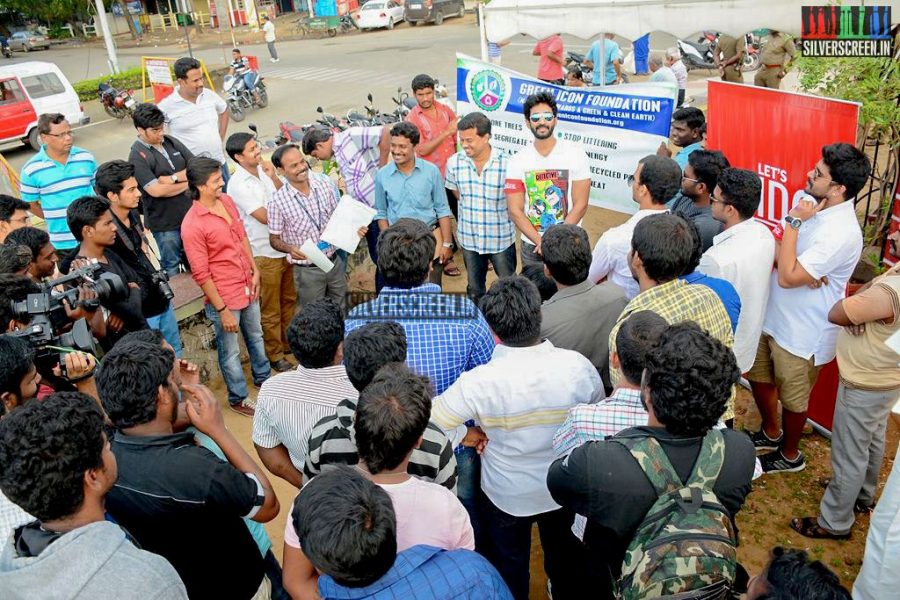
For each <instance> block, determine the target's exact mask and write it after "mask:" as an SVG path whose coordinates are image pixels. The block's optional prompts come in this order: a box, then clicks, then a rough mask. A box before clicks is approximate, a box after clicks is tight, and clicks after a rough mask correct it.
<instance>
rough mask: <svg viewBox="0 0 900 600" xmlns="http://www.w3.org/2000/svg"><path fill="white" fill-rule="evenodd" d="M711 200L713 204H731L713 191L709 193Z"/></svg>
mask: <svg viewBox="0 0 900 600" xmlns="http://www.w3.org/2000/svg"><path fill="white" fill-rule="evenodd" d="M709 201H710V202H712V203H713V204H716V203H718V204H721V205H722V206H729V203H728V202H726V201H725V200H722V199H721V198H719V197H718V196H716V195H715V194H713V193H712V192H710V193H709Z"/></svg>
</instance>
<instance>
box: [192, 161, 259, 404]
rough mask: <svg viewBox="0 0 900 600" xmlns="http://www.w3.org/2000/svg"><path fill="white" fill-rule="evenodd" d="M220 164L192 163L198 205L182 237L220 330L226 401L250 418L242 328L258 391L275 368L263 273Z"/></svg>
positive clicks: (218, 343)
mask: <svg viewBox="0 0 900 600" xmlns="http://www.w3.org/2000/svg"><path fill="white" fill-rule="evenodd" d="M221 166H222V165H221V164H220V163H219V162H217V161H215V160H213V159H210V158H204V157H195V158H192V159H191V160H190V161H188V165H187V180H188V185H189V186H190V190H191V197H192V198H193V199H194V203H193V205H192V206H191V208H190V210H189V211H188V212H187V214H186V215H185V216H184V221H183V222H182V224H181V239H182V241H183V242H184V251H185V254H187V257H188V262H189V263H190V265H191V274H192V275H193V277H194V281H196V282H197V285H199V286H200V288H201V289H202V290H203V293H204V294H206V316H207V317H208V318H209V320H210V321H212V323H213V326H214V327H215V330H216V348H217V350H218V354H219V369H220V370H221V371H222V377H223V378H224V379H225V386H226V387H227V388H228V403H229V404H230V405H231V408H232V410H234V411H235V412H238V413H240V414H242V415H244V416H248V417H252V416H253V414H254V412H255V411H254V407H255V404H256V402H255V401H254V400H251V399H250V397H249V396H250V393H249V391H248V390H247V380H246V379H245V378H244V371H243V369H242V368H241V352H240V345H239V343H238V337H237V331H238V328H240V330H241V333H242V334H243V336H244V343H245V344H246V345H247V350H248V351H249V353H250V370H251V371H252V373H253V384H254V385H255V386H256V387H257V388H258V387H259V386H261V385H262V382H263V381H265V380H266V379H267V378H268V377H269V375H270V374H271V367H270V365H269V359H268V358H266V349H265V345H264V344H263V335H262V326H261V324H260V313H259V302H258V298H259V270H258V269H257V267H256V263H255V262H253V253H252V252H251V250H250V243H249V242H248V241H247V235H246V234H245V233H244V225H243V223H241V219H240V216H239V215H238V211H237V208H236V207H235V205H234V201H233V200H232V199H231V198H230V197H228V196H227V195H226V194H223V193H222V187H223V185H224V184H223V181H222V173H221Z"/></svg>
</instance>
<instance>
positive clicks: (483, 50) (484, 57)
mask: <svg viewBox="0 0 900 600" xmlns="http://www.w3.org/2000/svg"><path fill="white" fill-rule="evenodd" d="M475 10H477V11H478V34H479V36H481V60H483V61H484V62H487V60H488V50H487V28H486V27H485V25H484V3H482V2H480V1H479V2H477V3H476V5H475Z"/></svg>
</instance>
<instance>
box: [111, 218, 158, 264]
mask: <svg viewBox="0 0 900 600" xmlns="http://www.w3.org/2000/svg"><path fill="white" fill-rule="evenodd" d="M113 216H114V219H115V222H116V229H117V230H118V233H119V238H120V239H121V240H122V243H123V244H125V247H126V248H128V249H129V250H131V251H132V252H133V253H134V254H135V255H136V256H143V257H144V260H146V261H147V262H148V263H149V264H150V270H151V271H156V270H158V269H159V268H160V267H159V266H157V265H159V263H160V261H159V256H157V255H156V252H154V251H153V246H152V245H150V241H149V240H148V239H147V236H146V234H144V225H143V223H141V222H140V220H135V219H134V218H132V226H133V227H134V228H135V229H136V230H137V232H138V235H140V236H141V240H142V241H143V242H144V244H146V246H147V249H148V250H149V251H150V254H151V255H153V258H155V259H156V262H157V265H154V264H153V261H152V260H150V258H149V257H148V256H147V253H146V252H144V248H143V247H141V248H135V247H134V243H133V242H132V241H131V236H130V235H129V233H128V231H127V230H126V229H125V224H124V223H122V221H120V220H119V217H116V216H115V215H113Z"/></svg>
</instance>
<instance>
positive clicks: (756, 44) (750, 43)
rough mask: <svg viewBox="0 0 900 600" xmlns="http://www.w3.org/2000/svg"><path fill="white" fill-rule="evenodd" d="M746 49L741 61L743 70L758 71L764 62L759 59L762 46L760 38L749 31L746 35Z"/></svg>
mask: <svg viewBox="0 0 900 600" xmlns="http://www.w3.org/2000/svg"><path fill="white" fill-rule="evenodd" d="M744 41H745V43H746V44H745V45H746V50H745V52H744V60H743V62H742V63H741V71H758V70H759V67H760V66H761V64H762V63H760V60H759V51H760V48H761V47H762V44H761V43H760V39H759V38H758V37H756V36H755V35H753V33H748V34H747V35H745V36H744Z"/></svg>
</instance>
